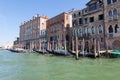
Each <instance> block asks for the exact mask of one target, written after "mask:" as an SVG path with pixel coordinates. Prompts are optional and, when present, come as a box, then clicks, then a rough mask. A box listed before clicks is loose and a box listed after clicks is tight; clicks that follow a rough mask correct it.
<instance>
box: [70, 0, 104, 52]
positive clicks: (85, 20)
mask: <svg viewBox="0 0 120 80" xmlns="http://www.w3.org/2000/svg"><path fill="white" fill-rule="evenodd" d="M72 19H73V20H72V22H73V27H72V30H73V40H74V41H75V37H78V46H79V47H78V49H79V50H82V48H83V47H82V46H83V44H84V50H87V51H90V50H93V48H94V44H96V49H97V50H98V49H99V47H98V45H100V47H101V49H104V13H103V5H102V3H101V2H100V1H99V0H91V1H89V2H88V3H87V4H86V8H84V9H82V10H75V11H73V13H72ZM83 40H84V42H83ZM95 42H96V43H95ZM74 49H75V48H74Z"/></svg>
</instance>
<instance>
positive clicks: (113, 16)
mask: <svg viewBox="0 0 120 80" xmlns="http://www.w3.org/2000/svg"><path fill="white" fill-rule="evenodd" d="M104 14H105V34H106V35H105V37H106V42H107V46H108V49H120V0H104Z"/></svg>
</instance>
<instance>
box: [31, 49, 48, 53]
mask: <svg viewBox="0 0 120 80" xmlns="http://www.w3.org/2000/svg"><path fill="white" fill-rule="evenodd" d="M33 51H34V52H36V53H40V54H46V53H47V51H46V50H41V51H40V50H35V49H34V50H33Z"/></svg>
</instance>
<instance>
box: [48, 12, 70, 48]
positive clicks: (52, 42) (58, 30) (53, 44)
mask: <svg viewBox="0 0 120 80" xmlns="http://www.w3.org/2000/svg"><path fill="white" fill-rule="evenodd" d="M71 21H72V16H71V15H70V14H68V13H65V12H64V13H61V14H59V15H57V16H55V17H53V18H51V19H49V20H48V21H47V42H48V49H63V48H65V46H66V45H67V43H68V42H69V40H70V34H69V31H70V30H69V27H71V25H72V22H71Z"/></svg>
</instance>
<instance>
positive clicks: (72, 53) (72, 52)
mask: <svg viewBox="0 0 120 80" xmlns="http://www.w3.org/2000/svg"><path fill="white" fill-rule="evenodd" d="M68 52H69V53H70V54H71V55H73V56H76V52H75V51H72V50H68ZM78 56H79V57H81V56H83V54H81V53H80V52H78Z"/></svg>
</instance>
